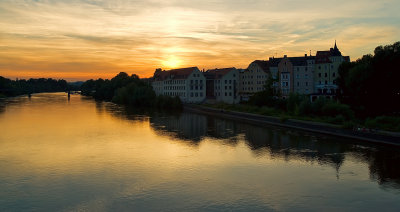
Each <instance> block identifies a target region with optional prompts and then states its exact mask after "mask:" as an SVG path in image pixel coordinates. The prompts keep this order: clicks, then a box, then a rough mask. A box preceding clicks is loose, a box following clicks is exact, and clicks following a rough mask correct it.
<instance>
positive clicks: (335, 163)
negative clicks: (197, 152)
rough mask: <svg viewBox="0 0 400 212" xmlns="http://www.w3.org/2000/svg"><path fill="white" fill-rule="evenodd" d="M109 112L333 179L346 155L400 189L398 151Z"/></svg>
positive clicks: (185, 118) (226, 123)
mask: <svg viewBox="0 0 400 212" xmlns="http://www.w3.org/2000/svg"><path fill="white" fill-rule="evenodd" d="M108 112H111V113H112V114H114V115H115V116H118V117H120V118H125V119H131V120H133V119H136V120H137V119H138V117H142V116H143V117H146V116H149V117H150V118H149V121H150V126H151V127H152V128H153V129H154V130H155V132H156V133H158V134H159V135H163V136H169V137H171V138H173V139H176V140H178V141H182V142H184V143H186V144H188V145H199V144H200V143H201V142H202V141H203V140H205V139H207V138H213V139H216V140H218V141H219V142H224V144H229V145H233V146H235V145H237V144H238V141H239V140H240V138H244V139H245V141H246V144H247V145H248V147H249V148H250V149H251V150H252V152H253V154H254V155H255V156H257V157H263V156H265V155H268V156H270V157H271V158H277V159H283V160H285V161H291V160H296V161H298V160H302V161H306V162H308V163H314V162H316V163H318V164H321V165H323V164H326V165H329V166H331V167H332V168H334V169H335V170H336V174H337V177H338V178H340V167H341V166H342V164H343V162H344V160H345V157H346V155H348V156H353V157H355V158H356V159H357V160H359V161H360V162H363V163H367V164H368V166H369V171H370V179H371V180H374V181H377V182H378V183H379V184H380V185H383V186H385V184H389V185H390V186H395V187H397V188H400V169H398V168H397V165H398V164H400V154H399V148H394V147H388V146H379V145H373V144H367V143H360V142H357V141H353V140H349V139H344V138H337V137H331V136H324V135H316V134H312V133H308V132H302V131H296V130H288V129H282V128H278V127H273V126H269V127H260V126H256V125H250V124H245V123H241V122H238V121H231V120H226V119H221V118H215V117H212V116H206V115H200V114H195V113H188V112H183V113H180V114H176V113H175V114H168V113H160V112H154V111H153V112H151V113H147V114H145V112H144V111H138V110H136V109H133V108H125V107H120V106H116V105H109V107H108ZM138 114H141V115H139V116H138Z"/></svg>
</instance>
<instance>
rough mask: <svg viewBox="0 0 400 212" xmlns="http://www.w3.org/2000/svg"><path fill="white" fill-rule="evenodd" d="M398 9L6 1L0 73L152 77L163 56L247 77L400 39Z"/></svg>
mask: <svg viewBox="0 0 400 212" xmlns="http://www.w3.org/2000/svg"><path fill="white" fill-rule="evenodd" d="M399 6H400V2H398V1H393V0H383V1H372V0H355V1H351V2H348V1H345V0H338V1H327V0H324V1H317V2H315V1H311V0H303V1H292V0H282V1H272V0H219V1H215V0H203V1H197V0H196V1H195V0H192V1H189V0H185V1H183V0H170V1H166V0H148V1H144V0H102V1H100V0H68V1H67V0H64V1H62V0H36V1H33V0H25V1H12V0H3V1H1V2H0V41H1V42H0V57H2V59H1V60H0V73H1V74H2V75H9V76H11V75H10V73H12V76H18V75H19V73H21V74H22V73H24V74H26V73H27V72H29V71H32V73H33V72H34V73H35V74H38V73H42V74H43V75H46V74H49V73H51V70H54V72H57V73H63V72H65V74H66V75H68V76H70V75H71V74H72V73H74V72H75V73H76V75H77V76H76V77H79V76H78V75H82V73H93V74H92V75H95V74H96V72H100V73H106V72H109V73H114V72H118V71H127V70H128V71H131V72H135V73H138V74H139V75H141V76H150V75H152V72H153V71H154V69H155V68H158V67H162V66H163V65H162V64H163V61H165V60H167V59H168V58H169V57H170V56H174V57H177V58H179V59H180V60H181V61H182V63H181V65H182V66H199V67H200V68H209V67H225V66H226V67H227V66H229V67H231V66H236V67H239V68H240V67H243V68H245V67H247V65H248V64H249V63H250V62H251V61H252V60H255V59H266V58H268V57H270V56H282V55H283V54H287V55H293V56H295V55H303V54H304V53H308V52H309V50H312V51H313V52H314V53H315V51H316V50H325V49H329V48H330V47H331V46H332V45H333V42H334V40H335V39H337V40H338V43H339V48H341V50H342V51H343V52H344V53H347V54H349V55H350V56H351V58H353V59H356V58H357V57H360V56H362V55H363V54H367V53H370V52H372V51H373V48H374V47H375V46H377V45H381V44H389V43H392V42H395V41H396V39H398V38H399V37H400V30H399V29H400V14H399V13H398V12H397V11H396V8H399ZM45 64H49V65H47V66H46V65H45ZM162 68H168V67H162ZM22 70H23V72H22ZM5 73H6V74H5ZM85 76H86V77H87V76H89V75H88V74H85Z"/></svg>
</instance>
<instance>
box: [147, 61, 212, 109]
mask: <svg viewBox="0 0 400 212" xmlns="http://www.w3.org/2000/svg"><path fill="white" fill-rule="evenodd" d="M152 87H153V90H154V92H155V93H156V95H165V96H171V97H175V96H178V97H179V98H180V99H181V101H182V102H184V103H200V102H203V101H204V99H205V97H206V78H205V77H204V75H203V72H201V71H200V70H199V69H198V68H197V67H191V68H182V69H173V70H169V71H162V70H161V69H157V70H156V71H155V72H154V76H153V82H152Z"/></svg>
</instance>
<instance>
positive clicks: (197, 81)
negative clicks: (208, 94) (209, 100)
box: [190, 80, 203, 84]
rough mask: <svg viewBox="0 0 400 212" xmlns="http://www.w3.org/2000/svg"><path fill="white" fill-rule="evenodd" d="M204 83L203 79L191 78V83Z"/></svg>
mask: <svg viewBox="0 0 400 212" xmlns="http://www.w3.org/2000/svg"><path fill="white" fill-rule="evenodd" d="M193 83H194V84H203V80H190V84H193Z"/></svg>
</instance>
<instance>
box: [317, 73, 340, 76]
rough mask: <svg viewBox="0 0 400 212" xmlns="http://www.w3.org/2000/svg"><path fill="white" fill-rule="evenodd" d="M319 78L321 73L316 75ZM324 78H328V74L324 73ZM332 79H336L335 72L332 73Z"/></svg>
mask: <svg viewBox="0 0 400 212" xmlns="http://www.w3.org/2000/svg"><path fill="white" fill-rule="evenodd" d="M321 76H322V73H318V77H321ZM324 76H325V77H328V73H324ZM332 77H336V73H335V72H333V73H332Z"/></svg>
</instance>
